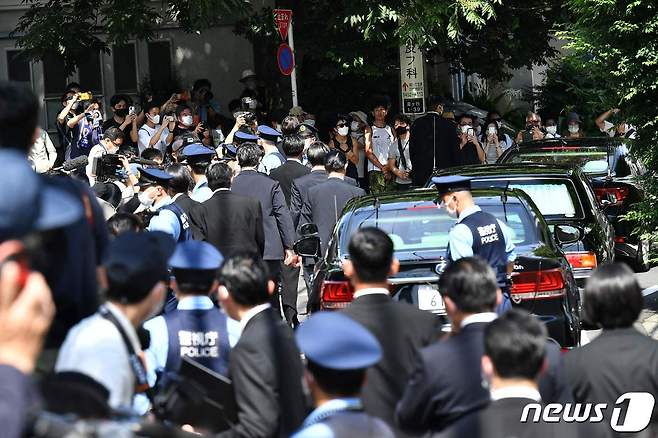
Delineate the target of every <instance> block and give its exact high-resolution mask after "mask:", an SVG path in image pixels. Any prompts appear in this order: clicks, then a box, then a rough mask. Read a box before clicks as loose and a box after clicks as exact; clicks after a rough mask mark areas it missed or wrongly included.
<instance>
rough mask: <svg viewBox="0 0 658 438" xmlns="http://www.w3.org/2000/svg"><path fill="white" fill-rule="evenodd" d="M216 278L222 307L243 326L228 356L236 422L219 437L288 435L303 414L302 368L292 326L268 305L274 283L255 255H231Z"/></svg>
mask: <svg viewBox="0 0 658 438" xmlns="http://www.w3.org/2000/svg"><path fill="white" fill-rule="evenodd" d="M219 278H220V287H219V292H218V295H219V300H220V301H221V303H222V307H223V308H224V309H225V310H226V312H227V313H228V315H229V316H230V317H231V318H233V319H236V320H238V321H240V326H241V327H242V334H241V335H240V340H239V341H238V343H237V344H236V345H235V347H234V348H233V350H232V351H231V357H230V360H229V376H230V378H231V379H232V380H233V389H234V392H235V401H236V404H237V413H238V422H237V424H236V425H235V426H234V427H232V428H231V429H230V430H228V431H226V432H223V433H221V434H219V437H220V438H228V437H281V438H283V437H289V436H290V435H292V433H293V432H294V431H295V430H297V429H298V428H299V427H300V426H301V424H302V422H303V421H304V418H305V416H306V414H307V413H308V406H306V398H305V396H304V391H303V389H302V378H303V367H302V362H301V358H300V353H299V350H298V349H297V345H296V344H295V339H294V336H293V333H292V330H291V329H290V327H288V326H286V324H285V323H284V322H283V321H281V319H280V318H279V317H278V315H277V314H276V312H274V311H273V310H272V308H271V306H270V304H269V294H271V293H272V292H273V291H274V283H273V282H272V281H271V280H268V272H267V267H266V266H265V264H264V263H263V262H262V261H260V260H259V259H258V258H254V257H248V256H235V257H232V258H230V259H228V260H226V261H225V262H224V264H223V265H222V268H221V270H220V275H219Z"/></svg>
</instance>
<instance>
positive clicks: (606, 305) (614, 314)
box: [583, 263, 644, 329]
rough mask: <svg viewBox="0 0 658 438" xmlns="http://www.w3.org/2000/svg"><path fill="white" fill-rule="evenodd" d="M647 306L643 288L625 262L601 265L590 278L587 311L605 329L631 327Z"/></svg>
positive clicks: (585, 294) (585, 300)
mask: <svg viewBox="0 0 658 438" xmlns="http://www.w3.org/2000/svg"><path fill="white" fill-rule="evenodd" d="M643 306H644V299H643V297H642V289H641V288H640V285H639V284H638V282H637V279H636V278H635V275H634V274H633V271H632V270H631V269H630V268H629V267H628V266H626V265H624V264H621V263H609V264H604V265H601V266H599V267H598V268H597V269H596V270H595V271H594V273H593V274H592V275H591V276H590V277H589V278H588V279H587V283H586V284H585V290H584V292H583V311H584V317H585V320H587V322H589V323H591V324H596V325H598V326H600V327H601V328H604V329H614V328H624V327H630V326H632V325H633V323H634V322H635V321H636V320H637V318H638V316H639V315H640V312H641V311H642V307H643Z"/></svg>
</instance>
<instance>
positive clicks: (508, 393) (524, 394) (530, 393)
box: [491, 386, 541, 402]
mask: <svg viewBox="0 0 658 438" xmlns="http://www.w3.org/2000/svg"><path fill="white" fill-rule="evenodd" d="M504 398H527V399H530V400H534V401H536V402H540V401H541V395H540V394H539V391H538V390H537V389H536V388H531V387H530V386H509V387H507V388H500V389H494V390H493V391H491V400H494V401H496V400H501V399H504Z"/></svg>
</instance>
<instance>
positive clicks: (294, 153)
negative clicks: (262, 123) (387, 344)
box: [270, 134, 311, 327]
mask: <svg viewBox="0 0 658 438" xmlns="http://www.w3.org/2000/svg"><path fill="white" fill-rule="evenodd" d="M281 147H282V148H283V152H284V153H285V155H286V162H285V163H283V164H282V165H281V166H279V167H277V168H275V169H272V171H271V172H270V178H272V179H273V180H275V181H278V182H279V184H280V185H281V190H283V195H284V196H285V197H286V204H287V205H288V208H290V195H291V191H292V182H293V180H294V179H295V178H299V177H301V176H304V175H307V174H309V173H311V169H309V168H308V167H306V166H304V165H303V164H302V161H301V158H302V154H303V153H304V139H303V138H302V137H301V136H299V135H296V134H292V135H286V136H284V137H283V141H282V142H281ZM299 270H300V268H299V267H296V266H283V267H282V268H281V278H282V285H281V297H282V301H283V303H291V304H292V303H297V285H298V283H299ZM283 313H284V315H285V316H286V320H287V321H288V322H289V323H290V324H291V325H292V326H293V327H295V326H297V325H298V324H299V321H297V308H296V305H295V306H290V305H285V306H284V309H283Z"/></svg>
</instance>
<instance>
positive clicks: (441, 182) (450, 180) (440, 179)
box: [431, 175, 473, 196]
mask: <svg viewBox="0 0 658 438" xmlns="http://www.w3.org/2000/svg"><path fill="white" fill-rule="evenodd" d="M472 179H473V178H470V177H467V176H462V175H448V176H435V177H432V180H431V181H432V184H434V186H435V187H436V189H437V190H438V192H439V196H443V195H445V194H448V193H453V192H463V191H470V190H471V180H472Z"/></svg>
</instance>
